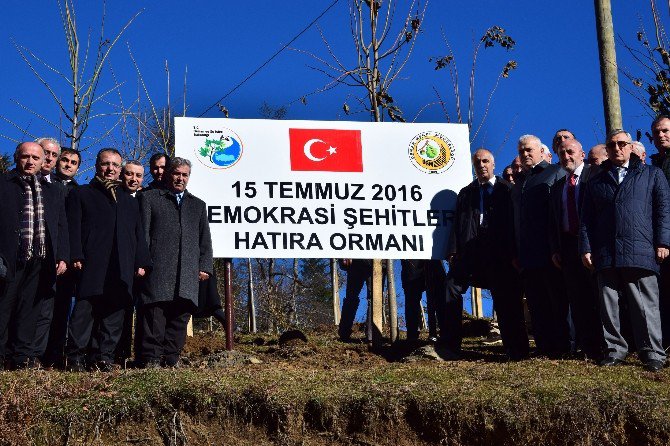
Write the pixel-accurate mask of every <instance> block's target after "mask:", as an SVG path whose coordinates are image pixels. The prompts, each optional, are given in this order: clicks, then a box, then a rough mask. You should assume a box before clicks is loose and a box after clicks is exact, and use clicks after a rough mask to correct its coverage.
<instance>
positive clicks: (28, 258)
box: [0, 142, 70, 368]
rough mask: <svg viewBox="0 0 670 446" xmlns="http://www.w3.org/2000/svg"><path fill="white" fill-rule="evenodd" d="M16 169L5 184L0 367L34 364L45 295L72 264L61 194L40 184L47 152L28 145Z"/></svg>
mask: <svg viewBox="0 0 670 446" xmlns="http://www.w3.org/2000/svg"><path fill="white" fill-rule="evenodd" d="M14 161H15V162H16V169H14V170H12V171H10V172H8V173H7V174H5V175H4V176H3V177H2V178H1V179H0V197H2V212H1V213H0V257H1V261H2V265H0V273H1V274H0V276H2V279H3V280H2V281H1V282H2V291H1V294H0V366H2V365H4V362H5V360H9V361H10V363H11V364H12V365H14V366H15V367H17V368H24V367H27V366H29V365H30V364H31V362H32V361H31V357H32V351H33V350H32V342H33V337H34V334H35V324H36V320H37V315H38V313H39V311H38V310H39V308H40V304H41V302H40V300H39V298H38V296H39V292H40V289H42V290H43V289H44V288H47V287H53V286H54V284H55V282H56V276H57V275H60V274H63V273H64V272H65V270H66V269H67V265H66V262H67V261H68V260H69V257H70V255H69V243H68V231H67V219H66V217H65V207H64V196H63V193H62V191H61V189H60V188H57V187H55V186H54V185H51V184H49V183H47V182H41V181H40V180H39V175H38V174H39V172H40V169H41V166H42V163H43V161H44V151H43V149H42V147H40V145H39V144H36V143H32V142H25V143H21V144H19V145H18V147H17V148H16V152H15V153H14Z"/></svg>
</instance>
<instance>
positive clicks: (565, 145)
mask: <svg viewBox="0 0 670 446" xmlns="http://www.w3.org/2000/svg"><path fill="white" fill-rule="evenodd" d="M556 150H557V152H558V158H559V162H560V163H561V167H562V168H563V170H565V171H566V172H568V173H573V172H574V171H575V170H577V168H578V167H579V166H581V165H582V164H584V149H583V148H582V144H581V143H580V142H579V141H577V140H576V139H564V140H563V141H561V142H559V143H558V144H557V147H556Z"/></svg>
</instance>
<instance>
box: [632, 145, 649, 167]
mask: <svg viewBox="0 0 670 446" xmlns="http://www.w3.org/2000/svg"><path fill="white" fill-rule="evenodd" d="M632 150H633V153H634V154H636V155H637V156H638V157H639V158H640V160H641V161H642V164H646V160H647V151H646V150H645V149H644V144H642V143H641V142H640V141H633V146H632Z"/></svg>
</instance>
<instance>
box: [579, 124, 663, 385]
mask: <svg viewBox="0 0 670 446" xmlns="http://www.w3.org/2000/svg"><path fill="white" fill-rule="evenodd" d="M606 146H607V154H608V157H609V160H608V161H606V162H604V163H603V164H602V165H601V172H600V173H599V174H598V175H596V176H595V177H594V178H592V179H591V180H590V181H589V182H588V183H587V184H586V191H585V196H584V204H583V207H582V219H581V225H580V240H579V250H580V253H581V255H582V261H583V262H584V265H585V266H586V267H588V268H591V269H594V270H595V272H596V274H597V280H598V288H599V293H600V294H599V297H600V302H599V304H600V317H601V320H602V323H603V335H604V338H605V344H606V355H605V358H604V359H603V360H602V361H601V363H600V365H602V366H614V365H617V364H620V363H621V362H622V361H623V360H624V359H625V357H626V355H627V354H628V343H627V342H626V340H625V338H624V337H623V336H622V334H621V322H620V320H619V319H620V313H619V305H620V301H621V300H625V301H626V302H627V303H628V310H629V311H628V313H629V317H630V320H631V325H632V329H633V337H634V339H635V346H636V348H637V350H638V356H639V357H640V360H641V361H642V362H643V363H644V366H645V368H646V369H647V370H649V371H652V372H656V371H659V370H660V369H661V368H663V365H664V363H665V358H666V354H665V350H664V349H663V345H662V334H661V316H660V312H659V289H658V277H657V276H658V273H659V272H660V267H659V265H660V264H661V262H663V260H665V259H666V258H667V257H668V254H669V253H670V250H669V249H668V247H670V187H669V186H668V182H667V180H666V179H665V177H664V176H663V172H662V171H661V170H660V169H658V168H657V167H654V166H647V165H645V164H643V163H642V162H641V161H640V158H639V157H638V156H637V155H635V154H633V153H632V147H631V146H632V140H631V137H630V135H629V134H628V133H626V132H625V131H623V130H621V129H618V130H613V131H612V132H610V134H609V135H608V137H607V143H606Z"/></svg>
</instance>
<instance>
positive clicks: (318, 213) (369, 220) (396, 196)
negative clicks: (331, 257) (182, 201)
mask: <svg viewBox="0 0 670 446" xmlns="http://www.w3.org/2000/svg"><path fill="white" fill-rule="evenodd" d="M232 188H233V190H234V192H235V196H236V197H237V198H248V199H251V201H250V204H249V205H232V206H208V211H209V222H210V223H211V224H217V223H223V224H257V223H263V224H282V225H296V226H297V225H339V224H344V225H346V227H347V228H348V229H350V230H353V229H355V228H357V227H363V226H378V227H398V228H399V227H426V226H428V227H440V226H447V224H448V223H449V222H450V221H451V220H452V219H453V211H451V210H443V209H426V210H417V209H406V208H403V207H402V202H420V201H421V200H422V199H423V196H422V192H421V187H420V186H419V185H412V186H408V185H401V186H395V185H390V184H387V185H381V184H374V185H372V186H368V185H364V184H356V183H341V184H340V183H301V182H264V183H258V184H257V183H255V182H244V183H242V182H236V183H234V184H233V185H232ZM261 197H262V198H266V199H272V200H277V199H279V200H282V199H287V200H288V199H292V200H295V199H300V200H309V201H330V202H332V201H335V202H336V203H330V204H328V205H326V206H321V207H316V208H314V207H299V206H294V205H293V206H281V205H279V206H258V205H254V204H253V201H254V200H253V199H258V198H261ZM364 200H371V201H385V202H389V203H390V202H393V203H398V204H397V205H396V204H392V205H391V206H390V207H379V208H372V207H370V208H366V207H363V208H354V207H344V206H342V207H340V206H338V203H337V202H338V201H341V202H351V201H364ZM296 229H297V228H296ZM328 238H329V239H328V241H327V243H328V245H329V246H330V248H331V249H334V250H348V249H354V250H361V251H423V249H424V241H423V235H421V234H361V233H356V232H347V233H339V232H334V233H332V234H330V235H329V237H328ZM235 249H303V250H307V249H323V243H322V240H321V239H320V238H319V236H318V235H317V234H316V233H309V232H306V231H304V230H302V231H300V232H279V231H276V232H275V231H271V232H255V233H254V232H236V233H235Z"/></svg>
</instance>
